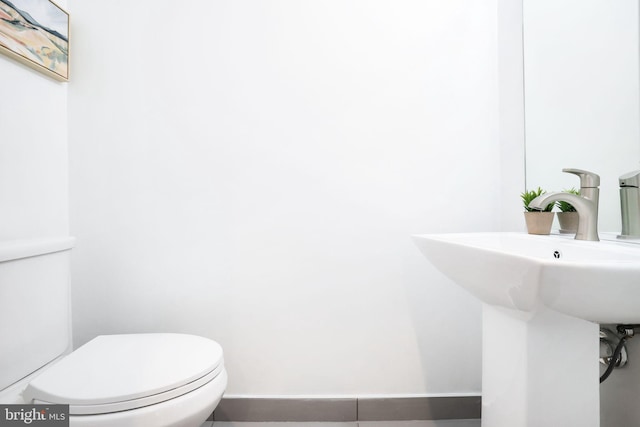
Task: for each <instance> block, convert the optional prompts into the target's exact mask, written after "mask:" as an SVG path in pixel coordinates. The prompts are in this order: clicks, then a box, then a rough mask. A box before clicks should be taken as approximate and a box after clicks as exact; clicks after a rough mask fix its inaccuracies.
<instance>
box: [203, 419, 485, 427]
mask: <svg viewBox="0 0 640 427" xmlns="http://www.w3.org/2000/svg"><path fill="white" fill-rule="evenodd" d="M202 427H480V420H437V421H359V422H356V421H354V422H345V423H307V422H304V423H303V422H300V423H299V422H287V423H285V422H263V423H257V422H238V421H207V422H206V423H204V424H202Z"/></svg>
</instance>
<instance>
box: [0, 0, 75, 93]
mask: <svg viewBox="0 0 640 427" xmlns="http://www.w3.org/2000/svg"><path fill="white" fill-rule="evenodd" d="M0 52H2V53H4V54H6V55H8V56H10V57H12V58H14V59H17V60H18V61H20V62H22V63H23V64H25V65H28V66H29V67H31V68H34V69H36V70H38V71H41V72H43V73H45V74H47V75H49V76H50V77H53V78H54V79H56V80H59V81H64V82H66V81H69V14H68V13H67V12H65V11H64V10H63V9H62V8H61V7H60V6H58V5H57V4H55V3H54V2H52V1H51V0H0Z"/></svg>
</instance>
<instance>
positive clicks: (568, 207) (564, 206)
mask: <svg viewBox="0 0 640 427" xmlns="http://www.w3.org/2000/svg"><path fill="white" fill-rule="evenodd" d="M562 191H563V192H564V193H571V194H575V195H576V196H577V195H579V194H580V191H578V190H576V189H575V188H571V189H569V190H562ZM558 208H559V209H560V211H562V212H575V211H576V208H574V207H573V205H572V204H571V203H567V202H565V201H559V202H558Z"/></svg>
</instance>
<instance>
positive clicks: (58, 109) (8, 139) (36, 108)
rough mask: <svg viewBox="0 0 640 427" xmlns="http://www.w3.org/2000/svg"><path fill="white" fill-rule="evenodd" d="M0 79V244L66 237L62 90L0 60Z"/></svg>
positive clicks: (10, 61) (60, 85)
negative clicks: (37, 238)
mask: <svg viewBox="0 0 640 427" xmlns="http://www.w3.org/2000/svg"><path fill="white" fill-rule="evenodd" d="M57 3H58V4H59V5H60V6H61V7H65V6H66V2H65V1H62V2H57ZM0 76H2V80H3V83H4V84H3V85H2V98H1V100H0V129H1V130H2V133H1V136H0V240H12V239H23V238H30V237H41V236H66V235H67V234H68V233H69V198H68V149H67V139H68V138H67V85H66V84H64V83H60V82H57V81H55V80H53V79H51V78H50V77H48V76H45V75H44V74H41V73H39V72H37V71H34V70H32V69H31V68H28V67H26V66H24V65H22V64H20V63H19V62H17V61H15V60H13V59H11V58H9V57H7V56H5V55H3V54H0Z"/></svg>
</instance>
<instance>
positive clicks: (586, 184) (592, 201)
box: [529, 169, 600, 242]
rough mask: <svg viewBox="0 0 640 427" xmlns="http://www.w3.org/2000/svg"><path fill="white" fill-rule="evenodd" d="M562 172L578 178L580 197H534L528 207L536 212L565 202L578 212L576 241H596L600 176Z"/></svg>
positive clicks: (589, 173) (580, 170) (558, 194)
mask: <svg viewBox="0 0 640 427" xmlns="http://www.w3.org/2000/svg"><path fill="white" fill-rule="evenodd" d="M562 172H567V173H572V174H575V175H578V176H579V177H580V195H575V194H571V193H563V192H555V193H547V194H543V195H541V196H538V197H536V198H535V199H533V200H532V201H531V203H529V207H530V208H533V209H536V210H544V208H545V207H546V206H547V205H549V204H550V203H553V202H559V201H563V202H567V203H570V204H571V205H573V207H574V208H576V211H577V212H578V231H577V232H576V240H591V241H596V242H597V241H598V240H600V239H599V238H598V200H599V198H600V189H599V188H598V186H599V185H600V176H599V175H597V174H595V173H593V172H588V171H585V170H582V169H562Z"/></svg>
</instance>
